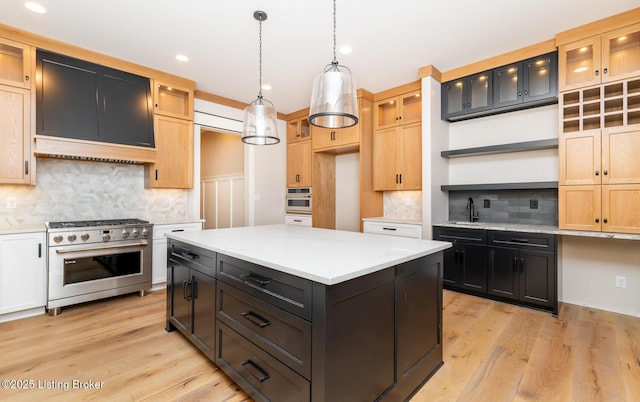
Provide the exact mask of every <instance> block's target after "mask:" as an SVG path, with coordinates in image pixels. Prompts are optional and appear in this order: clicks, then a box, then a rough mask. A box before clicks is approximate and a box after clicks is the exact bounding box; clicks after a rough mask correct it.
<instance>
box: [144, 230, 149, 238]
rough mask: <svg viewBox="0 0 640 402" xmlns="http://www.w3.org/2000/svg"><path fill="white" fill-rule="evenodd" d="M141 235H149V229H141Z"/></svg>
mask: <svg viewBox="0 0 640 402" xmlns="http://www.w3.org/2000/svg"><path fill="white" fill-rule="evenodd" d="M142 235H143V236H144V237H147V236H149V229H142Z"/></svg>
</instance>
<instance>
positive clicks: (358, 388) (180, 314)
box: [167, 225, 451, 401]
mask: <svg viewBox="0 0 640 402" xmlns="http://www.w3.org/2000/svg"><path fill="white" fill-rule="evenodd" d="M167 237H168V238H169V242H168V249H167V255H168V264H167V267H168V268H167V278H168V281H167V330H168V331H171V330H174V329H178V330H179V331H180V332H182V333H183V334H184V335H185V336H186V337H188V338H189V339H190V340H191V341H192V342H193V344H194V345H196V346H197V347H198V348H200V350H201V351H202V352H203V353H205V354H206V355H207V356H208V357H209V358H210V359H211V360H212V361H213V362H214V363H215V364H216V365H217V366H218V367H220V368H221V369H222V370H223V371H225V373H227V374H228V375H229V376H230V377H231V378H232V379H233V380H234V381H235V382H236V383H237V384H238V385H239V386H240V387H241V388H242V389H244V390H245V391H246V392H247V393H248V394H250V395H251V396H252V397H253V398H254V399H255V400H273V401H288V400H290V401H343V400H344V401H373V400H377V399H384V400H405V399H408V398H409V397H410V396H411V395H412V394H413V393H414V392H415V391H416V390H417V389H418V388H419V387H420V386H421V385H422V384H423V383H424V382H425V381H427V379H428V378H429V377H430V376H431V375H432V374H433V373H434V372H435V371H436V370H437V369H438V368H439V367H440V366H441V365H442V251H443V250H445V249H447V248H449V247H450V246H451V244H450V243H447V242H439V241H429V240H417V239H408V238H395V237H389V236H384V235H375V234H363V233H355V232H344V231H337V230H328V229H318V228H310V227H301V226H293V225H267V226H252V227H243V228H233V229H216V230H204V231H197V232H184V233H171V234H167Z"/></svg>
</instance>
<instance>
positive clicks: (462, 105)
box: [442, 71, 493, 120]
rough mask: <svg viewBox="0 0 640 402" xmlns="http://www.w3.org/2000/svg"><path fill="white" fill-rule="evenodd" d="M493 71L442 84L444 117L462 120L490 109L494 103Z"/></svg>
mask: <svg viewBox="0 0 640 402" xmlns="http://www.w3.org/2000/svg"><path fill="white" fill-rule="evenodd" d="M492 79H493V76H492V74H491V71H485V72H483V73H478V74H474V75H472V76H469V77H464V78H460V79H458V80H454V81H449V82H445V83H444V84H442V119H446V120H461V119H464V118H470V117H471V114H473V113H476V112H484V111H487V110H490V109H491V107H492V103H493V96H492V92H491V91H492V85H491V81H492Z"/></svg>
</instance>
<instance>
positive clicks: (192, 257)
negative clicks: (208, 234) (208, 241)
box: [169, 240, 216, 277]
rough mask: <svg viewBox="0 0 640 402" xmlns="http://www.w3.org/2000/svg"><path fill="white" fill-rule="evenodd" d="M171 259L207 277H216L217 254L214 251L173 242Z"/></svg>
mask: <svg viewBox="0 0 640 402" xmlns="http://www.w3.org/2000/svg"><path fill="white" fill-rule="evenodd" d="M169 258H170V259H172V260H174V261H176V262H179V263H180V264H183V265H185V266H187V267H189V268H193V269H195V270H197V271H200V272H202V273H203V274H205V275H208V276H211V277H215V275H216V253H214V252H213V251H209V250H205V249H203V248H200V247H196V246H192V245H190V244H186V243H182V242H179V241H176V240H171V243H169Z"/></svg>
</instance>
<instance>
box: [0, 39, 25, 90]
mask: <svg viewBox="0 0 640 402" xmlns="http://www.w3.org/2000/svg"><path fill="white" fill-rule="evenodd" d="M31 51H32V47H31V46H29V45H25V44H23V43H19V42H14V41H11V40H8V39H4V38H0V85H11V86H14V87H20V88H27V89H30V88H31V82H32V79H31V63H32V60H33V59H32V55H31Z"/></svg>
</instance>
